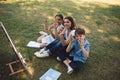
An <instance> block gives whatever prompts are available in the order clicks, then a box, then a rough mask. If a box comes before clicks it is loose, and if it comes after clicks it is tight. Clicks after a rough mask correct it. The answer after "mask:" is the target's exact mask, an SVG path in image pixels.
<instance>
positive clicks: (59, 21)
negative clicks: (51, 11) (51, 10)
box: [37, 14, 64, 48]
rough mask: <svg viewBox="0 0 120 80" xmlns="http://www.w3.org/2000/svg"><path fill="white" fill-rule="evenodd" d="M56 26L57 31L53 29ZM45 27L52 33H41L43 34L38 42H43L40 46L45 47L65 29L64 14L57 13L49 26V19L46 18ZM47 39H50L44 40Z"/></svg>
mask: <svg viewBox="0 0 120 80" xmlns="http://www.w3.org/2000/svg"><path fill="white" fill-rule="evenodd" d="M54 28H56V29H55V31H53V29H54ZM44 29H45V30H46V31H49V32H50V35H47V34H45V32H42V33H41V34H42V35H41V36H40V37H38V39H37V42H39V43H42V44H41V47H40V48H44V47H45V46H46V45H48V44H49V43H51V42H52V41H54V39H55V38H58V35H59V33H60V32H61V31H62V30H63V29H64V26H63V16H62V14H57V15H56V16H55V21H54V23H53V24H52V25H50V26H49V27H48V19H47V18H46V19H45V26H44ZM45 39H48V40H47V43H46V42H44V43H43V42H42V41H43V40H45Z"/></svg>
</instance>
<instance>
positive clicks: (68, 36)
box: [65, 30, 75, 39]
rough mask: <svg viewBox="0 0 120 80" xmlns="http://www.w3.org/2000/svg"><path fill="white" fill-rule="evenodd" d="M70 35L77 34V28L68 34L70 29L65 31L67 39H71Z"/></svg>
mask: <svg viewBox="0 0 120 80" xmlns="http://www.w3.org/2000/svg"><path fill="white" fill-rule="evenodd" d="M70 35H72V36H75V30H72V31H70V33H69V35H68V30H66V31H65V39H69V38H70Z"/></svg>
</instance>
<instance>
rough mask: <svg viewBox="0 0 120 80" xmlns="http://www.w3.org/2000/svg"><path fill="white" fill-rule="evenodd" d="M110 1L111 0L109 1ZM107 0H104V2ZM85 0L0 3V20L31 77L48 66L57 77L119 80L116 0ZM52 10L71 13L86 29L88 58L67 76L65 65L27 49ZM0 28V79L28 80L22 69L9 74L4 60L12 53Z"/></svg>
mask: <svg viewBox="0 0 120 80" xmlns="http://www.w3.org/2000/svg"><path fill="white" fill-rule="evenodd" d="M110 1H113V3H114V0H110ZM106 2H107V1H106ZM106 2H105V3H104V2H103V1H102V2H100V1H99V2H97V0H95V1H87V0H67V1H66V0H31V1H30V0H8V1H1V2H0V21H2V22H3V24H4V26H5V27H6V29H7V31H8V33H9V35H10V37H11V38H12V40H13V43H14V44H15V46H16V48H17V50H18V51H20V52H21V54H22V55H23V57H24V58H25V59H26V61H27V63H28V67H29V69H30V70H31V71H32V72H33V78H32V80H38V79H39V77H40V76H41V75H42V74H44V73H45V72H46V71H47V70H48V69H49V68H50V67H51V68H54V69H56V70H58V71H60V72H62V75H61V76H60V78H59V80H119V79H120V77H119V75H120V64H119V63H120V58H119V56H120V15H119V14H120V2H119V1H118V2H117V4H116V3H115V4H111V3H112V2H110V3H109V0H108V3H106ZM56 13H62V14H63V15H64V16H67V15H70V16H73V17H74V19H75V21H76V24H77V26H79V25H81V26H82V27H83V28H85V30H86V32H87V34H86V35H87V39H88V40H89V42H90V43H91V52H90V58H89V59H88V61H87V63H86V64H85V65H84V67H83V68H82V69H81V71H79V72H78V73H73V74H72V75H68V74H67V73H66V67H65V66H64V65H63V64H62V63H60V62H57V61H56V60H55V59H53V58H43V59H39V58H36V57H35V56H34V55H33V53H34V52H35V51H37V50H39V49H34V48H28V47H26V44H27V43H28V42H29V41H30V40H34V41H35V40H36V39H37V37H38V36H39V34H38V32H39V31H40V30H43V25H44V23H43V22H44V18H46V17H48V18H49V20H50V23H51V22H52V21H53V19H54V16H55V15H56ZM8 44H9V43H8V42H7V39H6V37H5V36H4V34H3V31H2V30H1V28H0V56H2V57H1V58H0V78H1V79H2V80H30V78H29V76H28V75H26V73H24V72H22V73H19V74H16V75H14V76H11V77H9V76H8V73H9V70H8V67H7V66H5V64H6V63H8V62H10V61H11V60H12V58H13V56H14V53H13V51H12V49H11V48H10V46H9V45H8Z"/></svg>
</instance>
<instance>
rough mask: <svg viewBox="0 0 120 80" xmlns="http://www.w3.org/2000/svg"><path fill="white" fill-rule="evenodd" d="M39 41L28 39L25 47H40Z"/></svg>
mask: <svg viewBox="0 0 120 80" xmlns="http://www.w3.org/2000/svg"><path fill="white" fill-rule="evenodd" d="M40 46H41V43H38V42H35V41H29V42H28V44H27V47H33V48H40Z"/></svg>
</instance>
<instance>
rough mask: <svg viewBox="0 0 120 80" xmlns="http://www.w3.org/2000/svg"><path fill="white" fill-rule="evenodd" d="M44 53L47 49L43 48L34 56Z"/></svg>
mask: <svg viewBox="0 0 120 80" xmlns="http://www.w3.org/2000/svg"><path fill="white" fill-rule="evenodd" d="M44 51H45V49H44V48H43V49H41V50H40V51H37V52H35V53H34V55H35V56H36V55H39V54H42V52H44Z"/></svg>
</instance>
